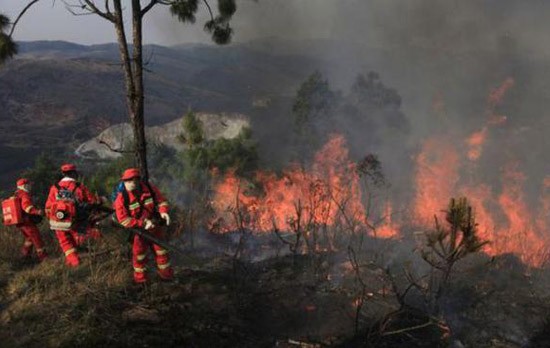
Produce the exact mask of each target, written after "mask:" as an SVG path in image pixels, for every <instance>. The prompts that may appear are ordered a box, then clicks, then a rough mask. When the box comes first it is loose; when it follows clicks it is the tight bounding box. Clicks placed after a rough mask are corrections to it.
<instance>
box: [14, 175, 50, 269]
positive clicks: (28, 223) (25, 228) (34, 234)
mask: <svg viewBox="0 0 550 348" xmlns="http://www.w3.org/2000/svg"><path fill="white" fill-rule="evenodd" d="M30 191H31V183H30V182H29V180H27V179H19V180H17V190H16V191H15V196H16V197H18V198H19V199H21V209H22V210H23V211H24V212H25V214H24V215H23V222H22V223H20V224H18V225H17V227H18V228H19V229H20V230H21V233H23V236H25V242H24V244H23V247H22V248H21V254H22V255H23V256H24V257H29V256H31V252H32V247H33V245H34V248H35V251H36V256H37V257H38V260H39V261H43V260H44V259H45V258H46V257H47V256H48V254H47V253H46V251H45V250H44V242H43V241H42V238H41V237H40V231H39V230H38V228H37V227H36V225H35V223H34V222H33V220H34V217H33V216H40V215H42V210H40V209H37V208H36V207H35V206H34V204H33V203H32V198H31V194H30Z"/></svg>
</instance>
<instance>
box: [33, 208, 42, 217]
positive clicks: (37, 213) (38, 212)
mask: <svg viewBox="0 0 550 348" xmlns="http://www.w3.org/2000/svg"><path fill="white" fill-rule="evenodd" d="M43 213H44V212H43V211H42V209H37V210H36V214H35V215H40V216H42V214H43Z"/></svg>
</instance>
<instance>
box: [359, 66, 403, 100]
mask: <svg viewBox="0 0 550 348" xmlns="http://www.w3.org/2000/svg"><path fill="white" fill-rule="evenodd" d="M350 99H351V100H352V101H354V102H355V103H356V104H359V105H365V104H366V105H367V106H371V107H377V108H385V107H388V106H391V107H395V108H399V107H400V106H401V96H399V94H398V93H397V91H396V90H395V89H393V88H388V87H386V86H385V85H384V84H383V83H382V81H380V76H379V75H378V74H377V73H375V72H372V71H371V72H369V73H368V74H367V77H366V78H365V77H364V76H363V75H359V76H357V78H356V80H355V83H354V84H353V86H352V87H351V95H350Z"/></svg>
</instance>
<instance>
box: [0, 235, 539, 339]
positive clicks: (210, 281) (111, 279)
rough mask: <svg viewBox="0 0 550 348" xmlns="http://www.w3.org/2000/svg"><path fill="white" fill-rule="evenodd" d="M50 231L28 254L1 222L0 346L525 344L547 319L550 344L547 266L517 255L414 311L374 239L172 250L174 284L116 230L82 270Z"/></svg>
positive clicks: (390, 244) (477, 265) (464, 272)
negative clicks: (275, 251)
mask: <svg viewBox="0 0 550 348" xmlns="http://www.w3.org/2000/svg"><path fill="white" fill-rule="evenodd" d="M42 234H43V236H44V237H45V239H46V241H47V244H48V250H49V252H50V254H51V257H50V259H49V260H47V261H46V262H43V263H40V264H38V263H36V262H33V261H30V262H29V261H24V260H21V259H20V257H19V254H18V251H19V247H20V246H21V243H22V237H21V235H20V233H19V232H17V231H15V230H14V229H11V228H10V229H8V228H1V229H0V342H1V344H0V346H6V347H68V346H74V345H79V346H82V347H97V346H109V347H274V346H278V347H328V346H336V347H446V346H448V345H449V344H455V346H456V347H460V345H458V343H456V342H462V343H463V344H464V346H466V347H487V348H489V347H510V348H513V347H514V348H519V347H523V346H526V344H527V342H528V340H529V337H532V336H534V335H535V334H536V332H537V328H539V327H541V329H540V330H539V334H538V336H537V337H536V339H537V340H538V341H537V342H547V341H545V340H546V339H547V337H548V335H547V333H546V331H545V328H544V327H543V326H541V324H543V323H544V318H545V317H546V315H547V313H549V311H550V306H548V305H547V301H546V299H548V298H550V297H549V295H548V294H549V292H548V290H547V288H546V287H545V284H548V283H550V281H549V275H548V272H545V271H540V270H533V269H531V270H529V269H527V268H526V267H525V266H523V265H522V264H521V263H520V262H519V261H518V259H516V258H514V257H512V256H506V257H502V258H498V259H495V260H493V261H492V262H491V260H490V259H489V258H487V257H485V256H484V255H481V254H480V255H477V256H475V257H472V258H470V259H468V260H466V261H465V262H464V263H463V264H461V265H460V267H458V269H457V271H456V274H455V277H454V278H453V279H452V280H451V284H450V287H449V290H448V293H447V296H446V298H445V300H444V301H442V309H443V311H442V312H443V314H442V315H440V316H438V317H434V316H430V315H428V314H426V312H424V311H422V310H419V309H418V308H421V307H422V306H421V303H422V301H421V294H420V293H419V292H414V291H411V292H410V293H409V295H408V297H407V298H408V300H407V301H406V302H407V303H408V304H415V303H416V304H417V305H419V306H418V307H417V309H414V308H413V307H410V306H409V305H408V304H405V305H403V304H402V303H399V296H396V291H397V292H398V293H402V291H403V290H404V289H405V288H406V287H407V284H408V283H407V278H406V277H405V276H404V275H403V272H402V270H403V269H404V268H403V267H407V264H405V263H402V262H398V263H396V264H395V267H393V268H392V269H391V270H387V271H386V270H384V269H382V268H380V266H378V265H377V263H376V262H374V259H373V258H372V257H373V256H375V255H376V252H374V251H373V250H372V249H371V250H370V251H367V252H366V253H362V254H357V255H356V258H353V257H351V256H352V255H349V254H347V253H341V252H340V253H339V252H318V253H310V254H308V255H290V254H289V255H287V256H279V257H275V258H271V259H268V260H264V261H259V262H248V261H245V259H246V257H244V258H243V259H242V260H241V259H239V260H235V259H233V257H232V256H233V254H232V253H230V252H228V253H225V254H226V255H225V256H220V255H223V254H224V253H223V252H221V253H220V252H218V251H219V250H218V251H216V255H212V254H209V255H208V256H205V254H202V255H203V256H200V254H199V252H198V249H197V250H196V251H195V252H192V251H190V252H189V254H188V255H187V257H185V256H183V257H182V256H179V255H172V256H173V261H174V262H173V263H175V264H176V278H177V280H176V281H175V282H173V283H164V282H160V281H159V280H158V279H157V278H156V277H155V276H154V274H151V275H152V277H151V278H152V279H151V282H150V284H149V285H148V286H146V287H142V286H136V285H133V284H132V281H131V279H132V273H131V264H130V261H129V259H128V253H127V251H128V244H127V243H126V241H125V236H124V235H123V234H122V233H121V232H120V231H115V230H108V229H107V230H105V233H104V235H105V236H104V238H103V239H102V240H101V241H99V242H98V243H94V244H91V245H90V246H89V247H90V249H89V252H87V253H82V260H83V263H82V265H81V266H80V267H79V268H77V269H68V268H67V267H65V266H64V264H63V262H62V258H61V254H60V252H59V250H58V249H57V246H56V244H55V241H54V240H53V239H52V237H51V235H49V234H47V233H46V232H45V231H43V233H42ZM223 238H224V236H217V237H216V239H218V240H219V239H223ZM251 238H252V237H251ZM273 238H275V239H276V237H275V236H273ZM261 241H262V240H259V241H256V242H261ZM203 242H204V241H203ZM206 242H207V243H210V244H213V243H215V241H214V240H207V241H206ZM403 243H405V242H404V241H401V242H399V241H391V240H388V241H376V244H375V247H376V251H377V252H378V253H379V252H380V251H381V250H384V253H386V255H385V257H386V258H388V259H389V258H397V259H401V258H404V256H403V255H402V254H400V253H404V254H406V255H409V256H410V254H411V249H410V248H409V247H408V246H406V245H404V244H403ZM366 244H368V241H367V242H366ZM234 246H235V245H233V247H234ZM282 247H284V246H282ZM250 248H251V245H250V244H247V245H245V246H244V249H243V254H244V255H245V256H246V253H248V252H249V251H250ZM228 251H230V249H228ZM378 256H379V255H378ZM350 258H351V260H350ZM409 266H410V265H409ZM358 305H359V306H358ZM453 341H454V342H455V343H453ZM462 343H461V344H462ZM544 344H545V343H542V345H531V346H529V347H545V345H544Z"/></svg>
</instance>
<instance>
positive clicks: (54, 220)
mask: <svg viewBox="0 0 550 348" xmlns="http://www.w3.org/2000/svg"><path fill="white" fill-rule="evenodd" d="M55 187H56V188H57V194H56V195H55V199H56V200H55V202H54V203H53V204H52V206H51V208H50V227H51V229H52V230H61V231H68V230H70V229H71V227H72V226H73V224H74V222H75V221H76V218H77V216H78V211H79V204H80V203H79V202H78V199H77V197H76V195H75V191H76V190H77V189H78V188H79V187H80V183H78V182H77V183H76V185H75V188H74V189H73V190H69V189H68V188H64V187H61V186H59V184H55Z"/></svg>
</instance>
